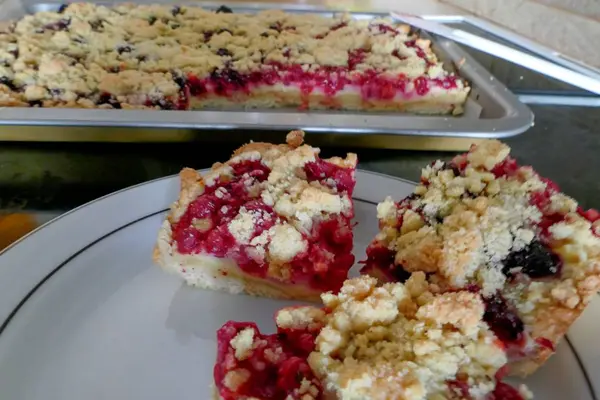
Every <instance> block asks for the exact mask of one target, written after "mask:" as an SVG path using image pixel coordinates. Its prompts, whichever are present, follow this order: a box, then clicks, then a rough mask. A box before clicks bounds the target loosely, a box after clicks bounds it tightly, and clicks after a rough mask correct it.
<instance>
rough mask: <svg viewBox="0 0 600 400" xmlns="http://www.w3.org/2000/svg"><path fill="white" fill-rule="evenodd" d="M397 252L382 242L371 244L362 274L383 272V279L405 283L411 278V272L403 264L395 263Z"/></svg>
mask: <svg viewBox="0 0 600 400" xmlns="http://www.w3.org/2000/svg"><path fill="white" fill-rule="evenodd" d="M394 259H395V253H394V252H393V251H392V250H390V249H388V248H387V247H386V246H384V245H383V244H380V243H374V244H371V245H370V246H369V247H367V260H366V261H364V262H363V264H364V265H365V266H364V267H363V268H362V269H361V270H360V273H361V274H367V275H375V274H378V275H380V274H383V276H380V278H381V279H384V280H387V281H390V282H401V283H404V282H406V281H407V280H408V278H410V272H408V271H406V270H405V269H404V267H402V265H396V264H395V261H394Z"/></svg>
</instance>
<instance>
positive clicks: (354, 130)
mask: <svg viewBox="0 0 600 400" xmlns="http://www.w3.org/2000/svg"><path fill="white" fill-rule="evenodd" d="M118 3H122V1H116V2H97V4H103V5H114V4H118ZM138 3H145V4H153V3H158V4H180V5H188V6H198V7H203V8H208V9H210V8H216V7H218V6H220V5H222V4H223V3H205V2H194V3H189V4H186V3H185V2H183V3H182V2H169V1H160V0H158V1H138ZM62 4H63V2H60V1H47V0H46V1H43V2H40V1H37V0H6V1H4V2H3V3H2V4H0V18H1V19H2V20H10V19H17V18H20V17H22V16H24V15H26V14H29V13H34V12H38V11H50V10H57V9H58V8H59V7H60V6H61V5H62ZM238 4H239V3H238ZM227 5H228V6H229V7H230V8H231V9H232V10H233V11H234V12H256V11H259V10H263V9H273V8H278V9H283V10H285V11H288V12H298V13H318V14H321V15H324V16H330V15H332V14H333V12H332V11H331V10H329V11H327V10H325V9H322V8H318V7H311V6H303V7H298V6H297V5H295V6H287V7H286V6H285V5H282V4H256V3H252V4H251V5H249V4H239V5H236V4H235V3H234V4H231V3H227ZM352 15H353V16H354V17H355V18H357V19H370V18H381V17H386V16H387V14H384V13H352ZM422 36H423V35H422ZM433 50H434V51H435V53H436V54H437V55H438V57H439V58H440V59H441V60H442V61H443V62H444V64H445V67H446V68H447V69H450V70H454V71H456V72H457V73H458V74H459V75H460V76H462V77H463V78H465V79H466V80H467V81H469V83H470V85H471V93H470V95H469V98H468V100H467V104H466V106H465V112H464V114H462V115H460V116H424V115H414V114H412V115H411V114H403V113H391V112H387V113H374V112H368V113H367V112H353V111H352V112H351V111H309V112H305V111H298V110H295V109H285V110H283V109H281V110H270V109H264V110H263V109H251V110H243V109H237V110H235V109H227V110H225V109H223V110H203V111H162V110H94V109H92V110H88V109H64V108H55V109H54V108H17V107H15V108H12V107H6V108H1V109H0V130H2V131H6V130H7V129H9V130H11V131H12V130H13V129H17V130H16V131H15V135H14V136H16V137H14V138H12V137H13V135H12V134H11V135H7V134H3V135H0V139H2V138H4V139H6V137H7V136H10V138H11V139H12V140H18V129H23V128H24V127H25V126H27V127H31V128H34V127H37V128H38V129H39V128H41V127H46V128H51V127H54V128H58V127H60V129H61V130H63V131H64V130H65V129H66V128H67V127H79V129H81V127H94V128H109V127H110V128H121V129H123V128H137V129H140V128H154V129H157V128H161V129H169V130H178V129H182V130H188V131H189V130H190V129H193V130H210V131H213V132H214V131H215V130H237V129H243V130H262V131H265V130H266V131H280V130H291V129H303V130H305V131H307V132H311V133H322V134H326V133H337V134H338V135H339V134H343V135H363V136H364V135H382V134H383V135H386V136H390V135H391V136H394V135H402V136H407V135H408V136H436V137H447V138H470V139H491V138H505V137H510V136H514V135H517V134H520V133H522V132H524V131H526V130H527V129H528V128H529V127H530V126H532V124H533V114H532V112H531V111H530V110H529V108H528V107H527V106H525V105H524V104H523V103H521V102H520V101H519V100H518V98H517V97H516V96H515V95H513V94H512V93H511V92H510V91H509V90H508V89H507V88H506V87H505V86H504V85H503V84H502V83H501V82H499V81H498V80H496V79H494V77H493V76H492V75H491V74H490V73H489V72H488V71H486V70H485V69H484V68H483V67H482V66H481V65H480V64H478V63H477V62H476V61H475V60H474V59H473V58H472V57H471V56H470V55H468V54H467V53H466V52H465V51H463V50H462V49H461V48H460V47H459V46H458V45H456V44H455V43H453V42H451V41H448V40H446V39H441V38H433ZM36 130H37V129H36ZM6 132H7V131H6ZM223 134H225V132H223ZM9 140H10V139H9Z"/></svg>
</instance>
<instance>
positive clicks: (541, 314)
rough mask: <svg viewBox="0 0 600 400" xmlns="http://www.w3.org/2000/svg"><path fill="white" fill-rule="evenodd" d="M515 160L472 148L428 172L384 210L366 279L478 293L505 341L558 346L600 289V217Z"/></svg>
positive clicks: (489, 147) (499, 147) (498, 150)
mask: <svg viewBox="0 0 600 400" xmlns="http://www.w3.org/2000/svg"><path fill="white" fill-rule="evenodd" d="M509 152H510V148H509V147H508V146H506V145H505V144H503V143H501V142H499V141H488V142H484V143H482V144H480V145H477V146H473V147H472V148H471V150H470V151H469V152H468V153H467V154H464V155H460V156H457V157H455V158H454V159H453V160H452V161H451V162H448V163H445V162H442V161H436V162H434V163H432V164H431V165H429V166H427V167H425V168H424V169H423V170H422V174H421V183H420V184H419V185H418V186H417V187H416V188H415V191H414V194H413V195H411V196H409V197H408V198H406V199H404V200H402V201H400V202H398V203H395V202H394V201H393V200H392V199H391V198H387V199H386V200H385V201H384V202H382V203H381V204H379V205H378V207H377V216H378V219H379V222H380V232H379V233H378V235H377V236H376V238H375V240H374V242H373V243H372V244H371V246H370V248H369V250H368V251H367V252H368V254H369V253H370V255H369V259H368V260H367V267H366V269H365V270H366V272H367V273H370V272H372V271H373V269H375V270H377V271H379V272H382V271H383V273H384V275H386V279H388V280H403V279H406V278H407V277H408V276H409V275H410V274H411V273H416V272H417V271H422V272H425V273H427V274H428V281H429V282H430V283H431V284H433V285H435V287H436V290H441V291H445V290H452V289H457V288H459V289H460V288H468V289H470V290H473V288H476V289H477V290H480V291H481V294H482V295H483V296H484V298H486V299H487V300H486V301H487V302H488V305H487V307H488V308H489V311H487V312H486V318H487V319H488V322H489V323H490V324H491V325H492V329H496V328H497V329H499V330H501V331H502V333H500V334H498V332H496V331H495V332H496V333H497V334H498V335H499V336H500V337H501V338H502V339H503V340H506V341H508V342H511V343H512V344H515V345H518V346H526V347H531V346H532V345H531V343H529V342H528V340H529V339H528V336H527V335H531V336H532V337H533V338H534V339H536V340H538V345H539V343H546V342H547V341H550V342H551V343H555V342H556V341H558V340H559V339H560V338H561V337H562V335H564V333H565V332H566V329H567V328H568V326H569V325H570V324H571V323H572V322H573V321H574V320H575V318H576V317H577V315H578V314H579V313H580V312H581V311H582V310H583V307H585V304H586V303H587V302H589V300H590V299H591V297H592V296H593V295H594V294H595V293H597V292H598V290H599V289H600V236H599V235H598V232H597V231H595V230H594V224H598V221H599V220H600V214H598V212H596V211H594V210H590V211H584V210H582V209H581V208H580V207H578V205H577V202H576V201H575V200H573V199H572V198H570V197H568V196H567V195H565V194H563V193H560V191H559V189H558V187H557V186H556V185H555V184H554V183H553V182H551V181H549V180H547V179H544V178H542V177H540V176H539V175H538V174H537V173H536V172H535V171H534V170H533V169H532V168H531V167H526V166H522V167H521V166H518V165H517V164H516V161H515V160H513V159H512V158H510V157H509ZM388 255H389V256H388ZM496 314H497V315H496ZM523 323H524V324H525V327H524V326H523ZM495 325H497V326H496V328H495V327H494V326H495ZM523 335H526V336H527V337H524V336H523ZM535 346H536V345H533V347H535ZM540 346H542V345H540ZM542 347H544V346H542ZM545 347H546V348H548V346H545Z"/></svg>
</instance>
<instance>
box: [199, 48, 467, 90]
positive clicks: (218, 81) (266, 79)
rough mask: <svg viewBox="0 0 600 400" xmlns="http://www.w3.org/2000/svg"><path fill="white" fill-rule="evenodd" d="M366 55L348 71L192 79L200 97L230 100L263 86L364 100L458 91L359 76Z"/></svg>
mask: <svg viewBox="0 0 600 400" xmlns="http://www.w3.org/2000/svg"><path fill="white" fill-rule="evenodd" d="M364 57H365V53H364V52H362V51H355V52H353V53H351V54H350V55H349V61H348V67H319V68H318V69H316V70H315V71H312V70H306V69H305V68H303V66H302V65H299V64H291V65H284V64H280V63H270V64H267V65H265V67H263V68H262V69H261V70H259V71H254V72H250V73H240V72H238V71H236V70H235V69H233V68H230V67H225V68H223V69H221V70H215V71H214V72H213V73H211V74H210V76H209V77H207V78H200V77H196V76H193V75H190V76H188V82H189V87H190V92H191V93H198V96H200V95H201V94H205V93H214V94H217V95H220V96H225V97H230V96H233V95H234V94H236V93H244V94H250V93H251V90H252V89H253V88H255V87H259V86H273V85H276V84H282V85H284V86H296V87H298V88H299V89H300V90H301V92H302V94H303V95H309V94H311V93H312V92H314V91H317V92H320V93H323V94H325V96H327V97H333V96H335V95H336V94H337V93H338V92H340V91H343V90H346V89H352V90H359V91H360V93H361V95H362V98H363V99H364V100H391V99H394V98H396V97H397V96H400V97H402V98H405V99H410V98H412V97H414V96H415V95H417V96H425V95H427V94H428V93H429V92H430V91H431V90H432V89H433V88H436V87H439V88H443V89H448V90H449V89H455V88H457V87H458V85H457V77H456V76H454V75H450V76H446V77H444V78H429V77H425V76H420V77H417V78H414V79H411V78H408V77H407V76H406V75H404V74H398V75H396V76H393V75H382V74H381V73H378V72H377V71H375V70H367V71H364V72H360V73H359V72H356V71H354V68H355V67H356V65H358V64H360V62H361V61H362V59H364Z"/></svg>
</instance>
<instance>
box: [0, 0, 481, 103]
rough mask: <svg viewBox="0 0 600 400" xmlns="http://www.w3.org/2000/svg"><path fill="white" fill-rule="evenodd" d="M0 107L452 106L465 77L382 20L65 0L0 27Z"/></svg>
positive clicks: (462, 95)
mask: <svg viewBox="0 0 600 400" xmlns="http://www.w3.org/2000/svg"><path fill="white" fill-rule="evenodd" d="M0 59H1V61H2V66H0V105H2V106H24V107H27V106H32V107H84V108H96V107H98V108H108V109H114V108H153V109H168V110H171V109H175V110H188V109H194V110H196V109H202V108H205V107H223V106H232V105H235V106H245V107H267V108H272V107H275V108H279V107H300V108H309V109H321V108H334V109H351V110H393V111H398V110H400V111H409V112H418V113H431V114H440V113H442V114H446V113H460V112H461V110H462V105H463V104H464V103H465V101H466V98H467V95H468V92H469V87H468V86H467V84H466V82H465V81H464V80H462V79H461V78H459V77H457V76H456V75H454V74H453V73H451V72H448V71H446V70H445V69H444V66H443V64H442V62H441V61H440V60H438V58H437V57H436V55H435V54H434V52H433V51H432V50H431V43H430V41H429V40H426V39H422V38H419V37H418V36H417V35H416V34H415V33H414V32H411V31H410V29H409V27H408V26H406V25H399V24H396V23H393V22H391V20H387V19H373V20H355V19H352V18H351V16H349V15H347V14H344V15H337V16H334V17H325V16H320V15H309V14H290V13H285V12H283V11H276V10H270V11H261V12H258V13H257V14H244V13H240V14H238V13H233V12H232V11H231V10H230V9H228V8H227V7H220V8H219V9H217V10H216V11H210V10H204V9H201V8H198V7H183V6H167V5H134V4H122V5H115V6H112V7H107V6H102V5H95V4H91V3H71V4H69V5H65V6H63V7H61V8H60V9H59V10H58V11H56V12H50V11H44V12H38V13H35V14H33V15H27V16H25V17H23V18H22V19H20V20H18V21H16V22H15V23H12V24H6V26H5V27H4V29H0Z"/></svg>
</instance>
